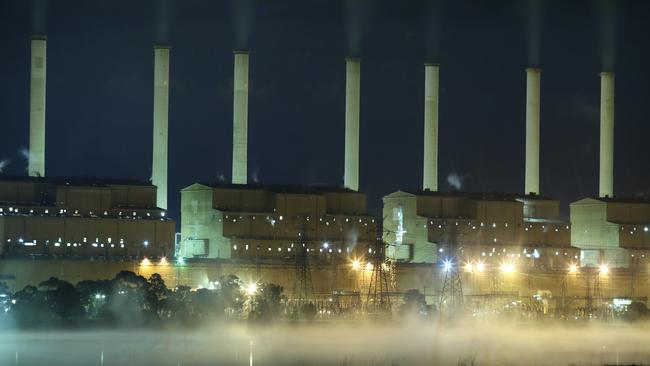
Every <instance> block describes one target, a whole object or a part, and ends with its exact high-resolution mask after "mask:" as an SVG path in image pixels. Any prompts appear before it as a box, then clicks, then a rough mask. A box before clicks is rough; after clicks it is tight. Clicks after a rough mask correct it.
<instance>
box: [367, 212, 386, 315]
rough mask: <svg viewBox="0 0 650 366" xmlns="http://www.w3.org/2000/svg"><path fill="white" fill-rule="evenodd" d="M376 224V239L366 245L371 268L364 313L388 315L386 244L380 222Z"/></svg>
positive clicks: (377, 221)
mask: <svg viewBox="0 0 650 366" xmlns="http://www.w3.org/2000/svg"><path fill="white" fill-rule="evenodd" d="M375 222H376V228H377V230H376V232H375V235H376V238H375V240H374V241H373V242H371V243H370V244H369V245H368V255H369V259H370V261H369V263H370V264H371V266H372V274H371V275H370V283H369V285H368V296H367V297H366V311H369V312H375V313H390V312H391V310H392V308H391V303H390V295H389V288H390V287H389V273H388V271H389V264H388V263H386V244H385V243H384V240H383V238H382V236H383V230H382V224H381V220H375Z"/></svg>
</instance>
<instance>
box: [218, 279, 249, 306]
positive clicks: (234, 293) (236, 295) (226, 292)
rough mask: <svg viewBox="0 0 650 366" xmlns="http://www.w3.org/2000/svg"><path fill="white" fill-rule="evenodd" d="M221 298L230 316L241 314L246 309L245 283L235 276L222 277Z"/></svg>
mask: <svg viewBox="0 0 650 366" xmlns="http://www.w3.org/2000/svg"><path fill="white" fill-rule="evenodd" d="M220 283H221V297H222V298H223V303H224V308H225V310H226V312H227V313H228V314H229V315H232V314H234V313H238V312H240V311H241V310H242V309H243V307H244V294H243V291H242V289H243V287H244V283H243V282H242V281H241V280H240V279H239V277H237V276H235V275H229V276H228V277H221V280H220Z"/></svg>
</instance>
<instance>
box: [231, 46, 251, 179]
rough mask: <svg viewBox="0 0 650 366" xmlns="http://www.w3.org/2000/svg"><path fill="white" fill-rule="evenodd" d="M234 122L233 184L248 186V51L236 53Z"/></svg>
mask: <svg viewBox="0 0 650 366" xmlns="http://www.w3.org/2000/svg"><path fill="white" fill-rule="evenodd" d="M232 120H233V136H232V142H233V146H232V183H234V184H246V183H247V161H248V51H235V81H234V98H233V114H232Z"/></svg>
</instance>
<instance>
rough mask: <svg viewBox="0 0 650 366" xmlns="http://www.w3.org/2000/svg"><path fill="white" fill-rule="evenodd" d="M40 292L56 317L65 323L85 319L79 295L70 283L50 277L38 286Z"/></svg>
mask: <svg viewBox="0 0 650 366" xmlns="http://www.w3.org/2000/svg"><path fill="white" fill-rule="evenodd" d="M38 292H39V293H40V296H41V297H42V300H43V301H44V302H45V304H46V305H47V307H48V308H49V309H50V310H51V311H52V314H53V315H54V317H56V318H57V319H59V320H61V321H62V322H63V323H66V324H70V323H72V322H76V321H78V320H80V319H81V318H82V317H83V315H84V313H85V312H84V309H83V307H82V306H81V301H80V299H79V294H78V293H77V291H76V290H75V288H74V286H73V285H72V284H71V283H70V282H67V281H62V280H59V279H58V278H56V277H50V279H48V280H46V281H43V282H41V283H39V284H38Z"/></svg>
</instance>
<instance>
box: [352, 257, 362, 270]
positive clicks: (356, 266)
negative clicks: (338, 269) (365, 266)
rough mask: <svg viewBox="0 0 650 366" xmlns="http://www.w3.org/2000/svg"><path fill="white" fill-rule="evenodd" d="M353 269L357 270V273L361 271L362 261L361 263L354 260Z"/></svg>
mask: <svg viewBox="0 0 650 366" xmlns="http://www.w3.org/2000/svg"><path fill="white" fill-rule="evenodd" d="M352 269H353V270H355V271H358V270H360V269H361V261H359V260H358V259H355V260H353V261H352Z"/></svg>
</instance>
